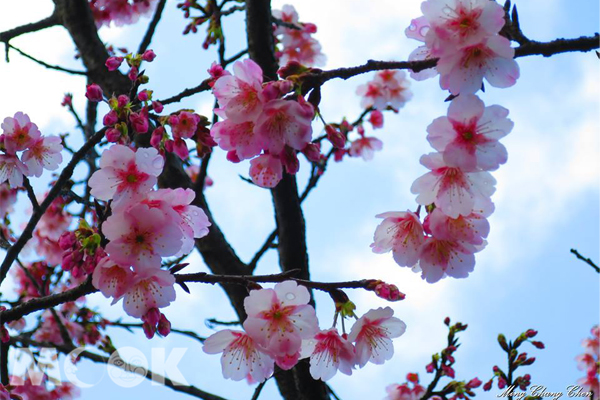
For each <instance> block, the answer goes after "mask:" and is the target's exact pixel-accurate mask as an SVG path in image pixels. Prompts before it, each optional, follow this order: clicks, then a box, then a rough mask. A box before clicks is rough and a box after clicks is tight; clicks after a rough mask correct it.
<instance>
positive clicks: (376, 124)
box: [369, 110, 383, 129]
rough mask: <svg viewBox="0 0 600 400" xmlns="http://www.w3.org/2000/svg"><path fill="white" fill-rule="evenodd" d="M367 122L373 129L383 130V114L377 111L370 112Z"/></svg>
mask: <svg viewBox="0 0 600 400" xmlns="http://www.w3.org/2000/svg"><path fill="white" fill-rule="evenodd" d="M369 122H370V123H371V125H373V129H379V128H383V113H382V112H381V111H379V110H373V111H371V115H370V116H369Z"/></svg>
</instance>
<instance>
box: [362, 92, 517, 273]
mask: <svg viewBox="0 0 600 400" xmlns="http://www.w3.org/2000/svg"><path fill="white" fill-rule="evenodd" d="M507 115H508V110H506V109H505V108H503V107H501V106H498V105H493V106H489V107H485V105H484V103H483V101H481V100H480V99H479V98H478V97H477V96H475V95H472V94H462V95H460V96H459V97H457V98H455V99H454V100H452V102H451V103H450V106H449V108H448V115H447V116H446V117H439V118H437V119H435V120H434V121H433V122H432V123H431V124H430V125H429V127H428V128H427V132H428V135H427V139H428V141H429V143H430V144H431V145H432V146H433V148H434V149H436V150H437V151H438V152H436V153H430V154H426V155H424V156H422V157H421V164H423V165H424V166H425V167H426V168H427V169H429V170H430V172H428V173H426V174H425V175H423V176H421V177H420V178H418V179H417V180H416V181H415V182H414V183H413V185H412V187H411V191H412V192H413V193H414V194H417V195H418V196H417V199H416V200H417V203H418V204H419V205H420V206H425V209H426V211H427V216H426V217H425V220H424V222H423V223H421V221H420V219H419V216H418V215H417V214H415V213H413V212H411V211H407V212H388V213H384V214H380V215H378V217H379V218H383V219H384V220H383V222H382V223H381V224H380V225H379V226H378V227H377V230H376V231H375V237H374V242H373V244H372V245H371V247H372V248H373V251H374V252H376V253H385V252H388V251H390V250H391V251H392V252H393V255H394V260H395V261H396V263H398V265H400V266H403V267H411V268H412V267H415V266H416V265H417V263H418V267H417V268H415V270H417V271H418V270H420V271H421V272H422V276H423V278H424V279H426V280H427V281H428V282H430V283H433V282H437V281H438V280H440V279H441V278H443V277H444V276H452V277H454V278H464V277H466V276H467V275H468V274H469V273H470V272H472V271H473V268H474V265H475V256H474V253H476V252H478V251H480V250H481V249H482V248H483V247H484V246H485V243H486V242H485V238H486V237H487V235H488V233H489V230H490V226H489V223H488V221H487V219H486V218H487V217H489V216H490V215H491V213H492V212H493V210H494V204H493V203H492V201H491V199H490V196H491V195H492V194H493V193H494V191H495V188H494V185H495V182H496V181H495V179H494V178H493V177H492V175H491V174H490V173H489V171H493V170H495V169H497V168H498V167H499V166H500V165H501V164H504V163H505V162H506V160H507V152H506V148H505V147H504V146H503V145H502V144H501V143H500V142H499V141H498V140H499V139H501V138H502V137H504V136H505V135H507V134H508V133H509V132H510V131H511V129H512V127H513V123H512V121H511V120H509V119H508V118H507Z"/></svg>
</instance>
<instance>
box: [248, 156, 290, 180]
mask: <svg viewBox="0 0 600 400" xmlns="http://www.w3.org/2000/svg"><path fill="white" fill-rule="evenodd" d="M250 177H251V178H252V182H254V183H255V184H257V185H258V186H260V187H264V188H273V187H275V186H277V184H278V183H279V181H280V180H281V178H282V177H283V164H282V163H281V160H280V159H279V158H278V157H274V156H272V155H270V154H263V155H261V156H258V157H256V158H253V159H252V160H250Z"/></svg>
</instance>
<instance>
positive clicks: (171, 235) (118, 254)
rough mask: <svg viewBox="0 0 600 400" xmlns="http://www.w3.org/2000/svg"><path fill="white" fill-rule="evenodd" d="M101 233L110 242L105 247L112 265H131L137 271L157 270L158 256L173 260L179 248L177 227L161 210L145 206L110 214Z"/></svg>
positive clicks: (135, 206)
mask: <svg viewBox="0 0 600 400" xmlns="http://www.w3.org/2000/svg"><path fill="white" fill-rule="evenodd" d="M102 231H103V233H104V235H105V236H106V238H107V239H108V240H110V242H109V243H108V244H107V245H106V252H107V253H108V254H109V255H110V258H111V259H112V260H113V261H114V262H115V263H119V264H123V265H133V266H134V268H135V270H136V271H142V270H145V269H156V268H159V267H160V262H161V256H162V257H169V256H173V255H175V254H177V253H178V252H179V250H180V249H181V246H182V232H181V229H180V228H179V226H177V224H176V223H175V222H173V221H171V220H170V219H169V215H167V214H165V213H164V212H163V211H162V210H160V209H157V208H149V207H148V206H147V205H145V204H136V205H133V206H132V207H130V208H129V209H127V211H125V212H118V213H114V212H113V214H112V215H111V216H110V217H108V219H107V220H106V222H105V223H104V224H103V225H102Z"/></svg>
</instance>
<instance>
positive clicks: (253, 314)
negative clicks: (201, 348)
mask: <svg viewBox="0 0 600 400" xmlns="http://www.w3.org/2000/svg"><path fill="white" fill-rule="evenodd" d="M309 301H310V294H309V293H308V290H307V289H306V288H305V287H304V286H298V284H297V283H296V282H294V281H285V282H281V283H278V284H277V285H275V288H274V289H261V290H252V291H251V292H250V296H248V297H246V298H245V299H244V308H245V310H246V313H247V314H248V318H247V319H246V321H244V329H245V330H246V332H248V335H250V336H251V337H252V339H254V341H255V342H256V343H257V345H258V346H260V347H261V348H262V349H264V350H265V351H267V352H268V353H269V354H272V355H274V356H283V355H286V354H287V355H294V354H295V353H297V352H298V351H299V350H300V347H301V345H302V339H311V338H313V337H314V335H315V334H316V333H317V331H318V330H319V326H318V321H317V317H316V315H315V309H314V308H313V307H312V306H311V305H308V302H309Z"/></svg>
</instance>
